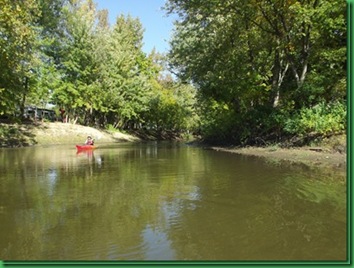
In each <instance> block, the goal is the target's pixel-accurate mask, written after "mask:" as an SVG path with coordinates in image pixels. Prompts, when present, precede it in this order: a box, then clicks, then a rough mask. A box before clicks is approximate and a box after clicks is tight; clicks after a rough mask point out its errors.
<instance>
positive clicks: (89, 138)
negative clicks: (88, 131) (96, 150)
mask: <svg viewBox="0 0 354 268" xmlns="http://www.w3.org/2000/svg"><path fill="white" fill-rule="evenodd" d="M94 143H95V141H94V140H93V139H92V137H91V136H90V135H88V136H87V139H86V141H85V144H86V145H94Z"/></svg>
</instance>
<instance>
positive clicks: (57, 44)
mask: <svg viewBox="0 0 354 268" xmlns="http://www.w3.org/2000/svg"><path fill="white" fill-rule="evenodd" d="M164 9H165V12H166V14H175V15H177V18H178V19H177V20H176V21H175V28H174V31H173V35H172V39H171V40H170V45H171V49H170V51H169V52H168V53H167V54H166V55H164V54H161V53H158V52H156V51H155V50H152V51H151V52H150V53H148V54H147V53H144V52H143V50H142V45H143V32H144V28H143V25H142V24H141V22H140V20H139V18H133V17H131V16H125V15H119V16H118V17H117V18H116V21H115V23H114V24H112V25H110V23H109V20H108V15H109V13H108V10H99V9H97V5H96V4H95V2H94V1H93V0H47V1H40V0H25V1H23V0H3V1H2V12H1V14H0V35H1V38H0V69H1V70H2V71H1V73H0V115H1V116H2V118H3V119H4V120H5V119H6V120H10V121H11V122H21V120H22V117H23V115H24V111H25V107H26V106H36V107H43V108H45V107H48V106H50V107H52V109H54V110H55V112H56V114H57V117H58V118H59V119H60V120H61V121H62V122H67V123H75V124H79V125H84V126H91V127H95V128H97V129H105V130H117V129H118V130H121V131H126V132H130V133H134V134H136V135H138V136H140V137H144V138H151V137H155V138H156V137H160V138H185V137H188V136H196V137H198V138H200V139H201V140H202V141H204V142H207V143H212V144H219V145H220V144H221V145H233V146H247V145H256V146H274V145H278V146H281V147H292V146H306V145H308V144H311V143H314V142H318V141H321V140H323V139H326V138H330V137H331V136H333V135H338V134H339V135H343V134H345V130H346V128H347V121H346V120H347V119H346V112H347V93H346V70H347V62H346V44H347V31H346V14H347V13H346V12H347V10H346V2H345V1H342V0H321V1H318V0H309V1H300V0H294V1H281V0H272V1H266V0H260V1H241V0H216V1H202V0H194V1H189V0H188V1H187V0H168V1H167V2H166V5H165V7H164Z"/></svg>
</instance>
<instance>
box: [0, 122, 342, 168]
mask: <svg viewBox="0 0 354 268" xmlns="http://www.w3.org/2000/svg"><path fill="white" fill-rule="evenodd" d="M87 135H91V136H92V137H93V138H94V139H95V140H96V143H102V142H134V141H139V140H140V139H139V138H138V137H136V136H134V135H129V134H125V133H121V132H119V131H116V132H108V131H105V130H99V129H95V128H91V127H87V126H81V125H77V124H70V123H61V122H54V123H43V122H41V123H37V124H1V123H0V147H21V146H33V145H48V144H70V143H83V142H84V141H85V139H86V136H87ZM203 147H204V146H203ZM208 148H210V149H213V150H216V151H223V152H229V153H237V154H241V155H247V156H256V157H262V158H265V159H266V160H267V161H271V162H275V163H290V164H296V163H299V164H305V165H307V166H311V167H318V168H323V169H329V170H341V171H344V172H346V162H347V155H346V138H345V136H344V135H341V136H338V137H334V138H332V139H330V140H326V141H324V142H322V143H321V144H320V145H319V146H316V147H315V146H312V147H310V146H309V147H300V148H288V149H285V148H280V147H277V146H269V147H216V146H208ZM338 148H340V149H338Z"/></svg>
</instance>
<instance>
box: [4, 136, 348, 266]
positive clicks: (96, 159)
mask: <svg viewBox="0 0 354 268" xmlns="http://www.w3.org/2000/svg"><path fill="white" fill-rule="evenodd" d="M346 201H347V188H346V178H343V177H341V176H340V175H339V174H338V175H337V174H336V173H335V172H334V173H331V174H328V173H321V172H318V171H314V170H311V169H308V168H306V167H305V166H303V167H301V166H300V167H296V168H295V167H292V166H283V165H276V164H272V163H267V162H266V161H264V160H262V159H260V158H256V157H246V156H241V155H237V154H231V153H226V152H217V151H213V150H206V149H203V148H200V147H193V146H188V145H186V144H183V143H178V142H148V143H114V144H112V143H110V144H109V143H104V144H100V147H99V148H98V149H96V150H94V151H87V152H81V153H77V151H76V149H75V148H74V146H72V145H60V146H59V145H58V146H35V147H29V148H15V149H0V223H1V228H0V260H193V261H196V260H228V261H239V260H243V261H248V260H266V261H267V260H296V261H299V260H325V261H326V260H345V259H346V257H347V255H346V254H347V251H346V250H347V221H346V215H347V214H346V213H347V207H346Z"/></svg>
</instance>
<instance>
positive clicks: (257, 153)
mask: <svg viewBox="0 0 354 268" xmlns="http://www.w3.org/2000/svg"><path fill="white" fill-rule="evenodd" d="M209 148H210V149H213V150H216V151H223V152H229V153H236V154H240V155H246V156H253V157H261V158H263V159H264V160H265V161H267V162H271V163H273V164H278V165H279V164H283V165H292V166H295V165H298V166H304V165H305V166H306V167H308V168H312V169H318V170H322V171H326V172H331V171H333V172H339V173H341V174H345V173H346V164H347V155H346V153H340V152H338V151H334V150H329V149H326V148H319V147H301V148H286V149H285V148H277V147H266V148H260V147H245V148H237V147H209Z"/></svg>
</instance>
